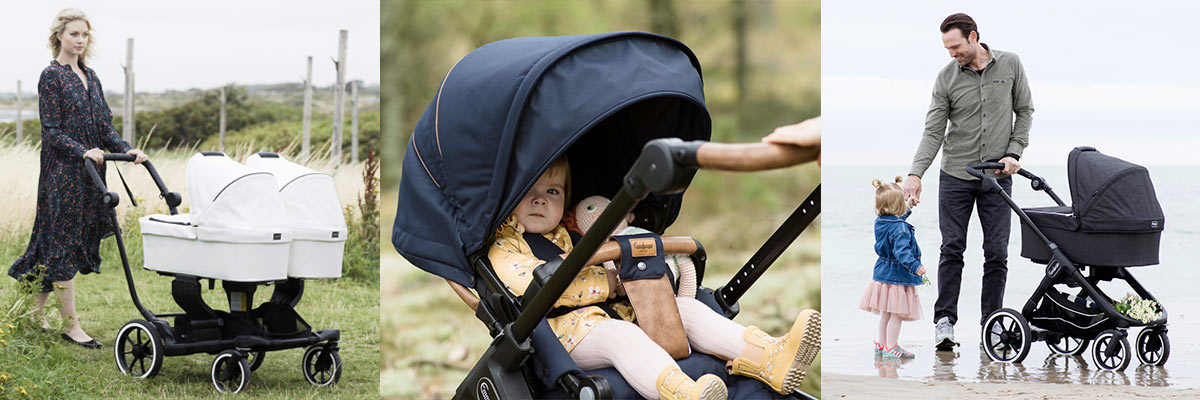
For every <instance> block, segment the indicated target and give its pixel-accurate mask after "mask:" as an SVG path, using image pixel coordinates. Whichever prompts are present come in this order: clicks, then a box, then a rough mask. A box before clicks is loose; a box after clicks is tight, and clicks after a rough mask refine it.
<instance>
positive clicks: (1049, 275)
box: [967, 162, 1170, 370]
mask: <svg viewBox="0 0 1200 400" xmlns="http://www.w3.org/2000/svg"><path fill="white" fill-rule="evenodd" d="M1004 168H1005V165H1004V164H1002V163H999V162H982V163H971V164H969V165H968V166H967V173H969V174H971V175H972V176H975V177H977V178H979V179H981V180H982V181H983V185H984V187H985V188H986V190H989V191H994V192H996V193H999V194H1000V196H1001V197H1002V198H1003V199H1004V201H1005V202H1006V203H1008V205H1009V207H1011V208H1012V210H1013V212H1014V213H1016V214H1017V217H1018V218H1020V220H1021V223H1022V227H1023V228H1022V230H1023V232H1022V234H1025V233H1026V232H1024V231H1028V232H1031V233H1033V234H1035V235H1036V236H1037V238H1038V239H1039V240H1040V241H1041V242H1042V243H1045V245H1046V246H1047V248H1048V249H1049V250H1050V254H1051V257H1050V259H1049V260H1047V261H1046V262H1045V264H1046V269H1045V274H1044V276H1043V277H1042V280H1041V282H1040V283H1039V284H1038V286H1037V289H1035V290H1034V292H1033V294H1032V295H1031V296H1030V297H1029V299H1028V300H1026V301H1025V306H1024V307H1023V308H1022V309H1021V311H1020V312H1017V311H1016V310H1013V309H1010V308H1002V309H1000V310H996V311H995V312H993V313H992V314H991V315H989V316H988V317H987V318H986V319H985V320H984V324H983V329H982V332H981V338H982V340H983V343H984V350H985V352H986V353H987V354H988V357H990V358H991V359H992V360H995V361H1001V362H1012V363H1019V362H1021V361H1023V360H1024V359H1025V357H1026V356H1027V355H1028V354H1029V348H1030V344H1031V342H1035V341H1044V342H1046V345H1047V346H1048V347H1049V348H1050V350H1051V351H1052V352H1054V353H1055V354H1059V355H1068V356H1075V355H1079V354H1082V353H1083V352H1084V351H1085V349H1086V348H1087V345H1088V343H1089V342H1094V345H1093V347H1092V358H1093V361H1094V362H1095V364H1096V366H1098V367H1100V368H1101V369H1104V370H1124V369H1125V368H1126V367H1127V366H1128V365H1129V362H1130V360H1131V358H1132V357H1130V355H1131V353H1133V354H1136V355H1137V357H1138V358H1139V360H1141V361H1142V363H1144V364H1148V365H1163V364H1165V363H1166V361H1167V358H1168V356H1169V355H1170V342H1169V341H1168V339H1167V310H1166V308H1165V307H1163V306H1162V304H1161V303H1159V302H1158V300H1157V299H1155V298H1154V295H1152V294H1151V293H1150V292H1149V291H1148V290H1146V288H1145V287H1143V286H1142V284H1141V283H1139V282H1138V281H1137V279H1135V278H1134V277H1133V274H1131V273H1130V272H1129V270H1128V269H1127V268H1126V267H1111V266H1100V267H1097V266H1090V265H1082V264H1076V263H1075V262H1072V260H1071V259H1070V258H1069V257H1067V255H1066V254H1065V253H1064V252H1063V251H1062V249H1060V248H1059V246H1058V245H1057V244H1055V243H1054V242H1053V241H1051V240H1050V239H1049V238H1048V237H1047V236H1046V234H1045V233H1044V232H1043V231H1042V229H1041V228H1039V227H1038V226H1037V225H1035V224H1034V223H1033V221H1032V220H1031V219H1030V217H1029V215H1028V214H1026V213H1025V211H1024V210H1022V209H1021V207H1020V206H1018V205H1017V203H1016V202H1015V201H1014V200H1013V199H1012V196H1010V195H1009V194H1008V193H1006V192H1005V191H1004V190H1002V189H1001V188H1000V185H999V182H997V181H996V178H995V177H994V176H992V175H991V174H987V173H985V172H984V171H985V170H1002V169H1004ZM1017 175H1020V176H1022V177H1025V178H1028V179H1029V180H1030V187H1031V188H1032V189H1033V190H1034V191H1043V192H1046V194H1047V195H1049V196H1050V198H1051V199H1053V200H1054V202H1055V203H1057V204H1058V205H1059V206H1060V207H1061V206H1066V204H1065V203H1064V202H1063V200H1062V199H1061V198H1059V197H1058V195H1057V194H1055V193H1054V190H1053V189H1051V188H1050V186H1049V185H1048V184H1046V181H1045V179H1042V178H1041V177H1039V176H1037V175H1034V174H1033V173H1031V172H1029V171H1028V170H1025V169H1024V168H1022V169H1020V170H1019V171H1018V172H1017ZM1035 262H1037V261H1035ZM1114 279H1120V280H1124V281H1125V282H1126V283H1127V284H1128V285H1129V287H1130V288H1132V289H1133V290H1134V292H1136V293H1137V295H1138V296H1140V297H1141V298H1142V299H1147V300H1152V301H1154V302H1155V303H1157V304H1158V305H1159V309H1158V311H1161V312H1162V316H1161V317H1160V318H1158V319H1156V320H1153V321H1149V322H1142V321H1139V320H1137V319H1133V318H1130V317H1128V316H1125V315H1124V314H1122V313H1121V312H1120V311H1117V309H1116V307H1114V306H1113V304H1112V303H1111V299H1110V298H1109V297H1108V296H1106V295H1105V294H1104V292H1103V291H1101V290H1100V288H1099V287H1098V286H1097V284H1098V283H1099V282H1101V281H1111V280H1114ZM1059 284H1062V285H1066V286H1067V287H1069V288H1076V287H1078V288H1081V290H1082V291H1081V294H1085V295H1086V296H1087V298H1090V299H1094V300H1093V301H1094V303H1095V305H1096V306H1098V309H1099V312H1100V313H1099V314H1094V315H1095V316H1096V317H1097V318H1099V317H1104V318H1103V319H1102V320H1101V321H1099V322H1097V323H1096V324H1094V325H1092V326H1086V327H1083V326H1078V325H1075V324H1072V323H1070V322H1069V321H1066V320H1063V319H1061V318H1057V317H1054V316H1051V315H1047V314H1046V312H1044V311H1043V310H1044V309H1043V308H1040V307H1039V305H1041V304H1042V302H1043V301H1044V300H1045V301H1051V302H1055V303H1058V304H1056V305H1057V306H1059V307H1062V308H1063V309H1068V308H1067V307H1068V306H1066V305H1064V304H1062V303H1061V302H1063V301H1064V300H1065V299H1063V298H1061V297H1062V296H1061V293H1060V292H1059V291H1058V289H1055V288H1054V285H1059ZM1046 307H1050V306H1046ZM1049 320H1059V321H1062V322H1063V323H1061V324H1058V326H1059V327H1062V328H1064V329H1061V331H1058V330H1053V329H1044V328H1042V327H1039V326H1036V325H1039V324H1048V322H1043V321H1049ZM1030 321H1033V322H1034V325H1035V326H1030ZM1139 326H1140V327H1144V329H1142V331H1141V332H1140V333H1139V334H1138V336H1137V339H1136V341H1135V343H1136V345H1137V349H1136V352H1135V351H1134V349H1133V348H1132V347H1131V346H1130V344H1129V340H1128V336H1129V334H1128V332H1127V330H1128V329H1129V328H1131V327H1139Z"/></svg>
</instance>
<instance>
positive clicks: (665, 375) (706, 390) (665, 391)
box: [655, 365, 729, 400]
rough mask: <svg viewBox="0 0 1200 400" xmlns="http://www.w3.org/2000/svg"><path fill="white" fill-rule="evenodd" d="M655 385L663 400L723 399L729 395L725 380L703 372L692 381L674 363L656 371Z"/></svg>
mask: <svg viewBox="0 0 1200 400" xmlns="http://www.w3.org/2000/svg"><path fill="white" fill-rule="evenodd" d="M655 387H657V388H658V395H659V398H660V399H665V400H725V399H726V398H727V397H728V396H729V389H728V388H726V387H725V382H724V381H722V380H721V378H718V377H717V376H716V375H713V374H704V376H701V377H700V379H697V380H694V381H693V380H692V378H689V377H688V376H687V374H685V373H683V371H682V370H680V369H679V367H678V366H675V365H672V366H670V367H667V368H664V369H663V370H662V372H659V373H658V380H657V385H655Z"/></svg>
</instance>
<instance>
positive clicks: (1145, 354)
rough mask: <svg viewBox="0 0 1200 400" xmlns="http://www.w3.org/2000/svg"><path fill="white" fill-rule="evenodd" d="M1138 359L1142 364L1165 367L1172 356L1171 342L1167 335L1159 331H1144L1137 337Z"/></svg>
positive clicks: (1149, 329) (1150, 329) (1148, 329)
mask: <svg viewBox="0 0 1200 400" xmlns="http://www.w3.org/2000/svg"><path fill="white" fill-rule="evenodd" d="M1134 343H1137V358H1138V361H1141V362H1142V364H1146V365H1163V364H1166V363H1167V357H1170V356H1171V341H1170V340H1167V333H1166V332H1163V331H1161V330H1158V329H1153V328H1147V329H1142V331H1141V332H1139V333H1138V335H1137V340H1136V341H1135V342H1134Z"/></svg>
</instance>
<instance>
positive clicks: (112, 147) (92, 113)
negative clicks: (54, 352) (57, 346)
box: [8, 9, 146, 348]
mask: <svg viewBox="0 0 1200 400" xmlns="http://www.w3.org/2000/svg"><path fill="white" fill-rule="evenodd" d="M50 31H51V33H50V43H49V47H50V50H51V53H52V54H53V55H54V60H52V61H50V66H48V67H46V69H44V70H42V76H41V79H40V80H39V81H38V114H39V117H40V119H41V123H42V144H41V148H42V150H41V151H42V152H41V172H40V175H39V177H38V196H37V217H36V219H35V220H34V224H33V233H32V234H30V237H29V247H28V248H26V250H25V254H24V255H22V256H21V257H20V258H17V260H16V262H14V263H13V264H12V267H10V268H9V270H8V274H9V275H10V276H12V277H13V278H15V279H18V280H28V281H33V282H34V287H35V288H37V289H40V290H38V291H37V292H36V293H35V294H34V298H35V299H36V300H37V302H36V307H37V311H38V312H39V314H40V311H41V310H42V307H43V306H44V305H45V304H46V299H47V298H48V297H49V294H50V292H51V291H52V290H54V289H55V288H57V289H58V290H57V292H58V298H59V302H60V303H61V309H60V313H61V314H62V317H63V319H65V320H66V323H67V327H68V328H67V332H65V333H63V334H62V337H63V338H64V339H66V340H70V341H72V342H74V343H77V344H80V345H82V346H84V347H88V348H99V347H100V342H98V341H96V340H95V339H93V338H92V337H91V336H89V335H88V334H87V333H85V332H84V331H83V329H82V328H81V327H80V326H79V319H78V318H77V317H76V315H75V274H76V272H82V273H84V274H87V273H90V272H96V273H99V272H100V239H102V238H104V237H105V236H107V235H110V234H111V233H112V228H113V227H112V223H111V221H109V220H108V219H106V218H104V214H103V213H102V211H103V207H102V206H101V203H100V199H101V193H100V191H99V190H97V188H96V187H95V185H94V184H93V183H92V182H91V179H90V178H89V176H88V174H87V170H86V169H85V168H84V164H83V163H84V159H85V158H86V159H87V160H90V161H87V162H95V163H96V166H97V168H98V169H99V172H100V174H101V176H104V152H105V150H103V149H107V150H108V151H110V152H114V153H129V154H131V155H133V156H135V157H136V162H137V163H139V164H140V163H141V162H143V161H145V160H146V156H145V154H143V153H142V152H141V151H140V150H137V149H130V146H129V144H128V143H125V142H124V141H122V140H121V139H120V136H119V135H118V134H117V131H116V129H115V128H114V127H113V125H112V111H111V110H110V109H109V108H108V103H107V102H106V101H105V100H104V89H103V88H102V87H101V86H100V80H99V79H98V78H97V77H96V72H95V71H93V70H92V69H91V68H88V67H87V65H85V64H84V62H85V61H87V59H88V56H89V55H90V54H91V46H90V44H91V43H90V42H91V40H90V39H91V22H89V21H88V19H87V15H86V14H84V13H83V11H80V10H77V9H65V10H62V11H60V12H59V13H58V15H57V16H56V17H55V19H54V22H53V23H52V24H51V26H50ZM42 327H43V328H49V323H48V322H46V321H45V320H43V323H42Z"/></svg>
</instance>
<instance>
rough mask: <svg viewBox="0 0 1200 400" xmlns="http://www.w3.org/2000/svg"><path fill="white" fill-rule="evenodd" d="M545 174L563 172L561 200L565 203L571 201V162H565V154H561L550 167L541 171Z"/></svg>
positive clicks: (550, 174)
mask: <svg viewBox="0 0 1200 400" xmlns="http://www.w3.org/2000/svg"><path fill="white" fill-rule="evenodd" d="M543 174H544V175H547V176H553V175H554V174H563V199H564V200H563V201H564V202H566V203H567V204H570V203H571V163H569V162H567V155H566V154H563V155H562V157H559V158H558V159H557V160H554V163H552V164H550V168H546V172H545V173H543Z"/></svg>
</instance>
